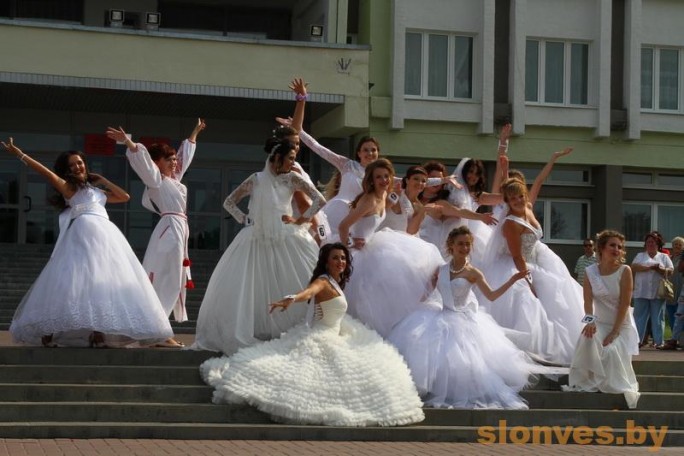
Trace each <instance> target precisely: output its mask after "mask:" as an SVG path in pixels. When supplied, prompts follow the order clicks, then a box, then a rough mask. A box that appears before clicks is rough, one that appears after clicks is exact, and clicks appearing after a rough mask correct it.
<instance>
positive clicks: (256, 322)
mask: <svg viewBox="0 0 684 456" xmlns="http://www.w3.org/2000/svg"><path fill="white" fill-rule="evenodd" d="M295 190H301V191H303V192H304V193H306V194H307V195H308V196H309V197H310V198H311V200H312V203H311V207H310V208H309V209H308V210H307V212H306V213H305V214H304V216H305V217H311V216H312V215H314V214H315V213H316V212H318V210H319V209H320V207H321V206H323V204H325V200H324V199H323V195H321V194H320V193H319V192H318V191H317V190H316V189H315V188H314V187H313V186H312V185H311V184H309V183H307V182H306V181H305V180H304V179H303V178H302V177H301V176H299V175H298V174H297V173H293V172H290V173H285V174H278V175H275V174H273V172H272V171H271V170H270V168H269V166H268V163H267V165H266V168H265V169H264V170H263V171H262V172H259V173H255V174H252V175H251V176H250V177H249V178H248V179H247V180H245V181H244V182H243V183H242V184H240V185H239V186H238V188H237V189H235V191H234V192H233V193H231V194H230V195H229V196H228V198H226V201H225V202H224V207H225V209H226V210H227V211H228V212H230V213H231V215H233V217H235V219H236V220H238V221H239V222H243V223H244V222H245V221H247V220H248V219H251V220H252V223H253V224H252V225H249V226H245V227H244V228H242V230H240V232H239V233H238V235H237V236H236V237H235V239H234V240H233V242H232V243H231V244H230V245H229V246H228V249H226V251H225V252H224V254H223V256H221V259H220V260H219V262H218V264H217V265H216V268H215V269H214V272H213V273H212V274H211V278H210V279H209V284H208V286H207V291H206V293H205V295H204V299H203V300H202V305H201V307H200V311H199V317H198V319H197V330H196V336H195V343H194V344H193V346H192V348H193V349H203V350H212V351H220V352H222V353H224V354H232V353H235V352H236V351H237V349H238V348H240V347H244V346H248V345H252V344H254V343H256V342H257V341H258V340H267V339H272V338H275V337H278V336H280V334H281V333H283V332H285V331H287V330H288V329H290V328H291V327H293V326H294V325H296V324H298V323H300V322H301V321H302V320H303V319H304V311H303V309H301V308H300V309H293V311H291V312H276V313H273V314H269V313H268V306H269V304H270V303H271V302H274V301H277V300H279V299H281V298H282V297H283V296H285V295H288V294H290V293H292V292H294V291H296V290H301V289H302V288H305V287H306V285H307V284H308V282H309V279H310V277H311V271H313V269H314V267H315V266H316V260H317V258H318V245H317V244H316V242H315V241H314V240H313V238H312V237H311V235H310V234H309V232H308V227H307V226H299V225H295V224H286V223H284V222H283V221H282V216H283V215H292V205H291V201H292V195H293V193H294V192H295ZM247 195H251V196H250V201H249V214H248V215H246V214H244V213H243V212H242V211H241V210H240V209H238V207H237V203H238V202H239V201H240V200H241V199H242V198H244V197H245V196H247Z"/></svg>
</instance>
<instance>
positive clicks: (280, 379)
mask: <svg viewBox="0 0 684 456" xmlns="http://www.w3.org/2000/svg"><path fill="white" fill-rule="evenodd" d="M200 373H201V375H202V378H203V379H204V381H205V382H206V383H208V384H209V385H211V386H213V387H214V388H215V391H214V397H213V402H215V403H237V404H240V403H248V404H250V405H252V406H254V407H257V408H258V409H259V410H261V411H263V412H266V413H268V414H270V415H271V416H272V417H273V418H274V419H275V420H277V421H282V422H293V423H299V424H325V425H331V426H373V425H380V426H394V425H403V424H409V423H415V422H418V421H422V420H423V419H424V415H423V411H422V408H421V407H422V403H421V401H420V398H419V396H418V393H417V392H416V388H415V386H414V384H413V382H412V380H411V375H410V373H409V370H408V368H407V367H406V363H404V361H403V359H402V358H401V356H400V355H399V353H397V351H396V349H395V348H394V347H392V346H391V345H389V344H387V343H386V342H384V341H383V340H382V338H381V337H380V336H379V335H378V334H377V333H375V332H374V331H371V330H369V329H368V328H366V327H365V326H363V325H362V324H361V323H359V322H358V321H354V320H353V319H352V318H350V317H348V316H345V317H344V320H343V321H342V327H341V331H340V333H339V334H338V333H337V331H335V330H331V329H330V328H323V327H321V328H314V329H311V328H309V327H307V326H306V325H305V324H302V325H299V326H296V327H295V328H292V329H291V330H290V331H288V332H287V333H286V334H284V335H283V336H282V337H281V338H280V339H274V340H271V341H268V342H264V343H260V344H257V345H254V346H252V347H248V348H244V349H241V350H239V351H238V352H237V353H236V354H235V355H234V356H232V357H222V358H212V359H209V360H207V361H205V362H204V363H203V364H202V365H201V366H200Z"/></svg>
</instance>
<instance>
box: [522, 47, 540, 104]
mask: <svg viewBox="0 0 684 456" xmlns="http://www.w3.org/2000/svg"><path fill="white" fill-rule="evenodd" d="M538 93H539V41H534V40H527V49H526V50H525V101H539V96H538Z"/></svg>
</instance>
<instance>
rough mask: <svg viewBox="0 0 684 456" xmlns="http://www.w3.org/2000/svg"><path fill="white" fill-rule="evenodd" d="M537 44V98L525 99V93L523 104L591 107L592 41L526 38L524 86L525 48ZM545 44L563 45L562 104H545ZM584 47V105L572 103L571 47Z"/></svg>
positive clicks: (526, 67)
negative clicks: (585, 52) (585, 59)
mask: <svg viewBox="0 0 684 456" xmlns="http://www.w3.org/2000/svg"><path fill="white" fill-rule="evenodd" d="M531 41H533V42H536V43H537V75H536V79H537V98H536V100H528V99H527V91H525V94H524V96H525V104H526V105H531V106H557V107H564V108H585V107H591V106H593V104H592V101H593V96H592V95H593V94H592V81H591V76H592V68H593V65H592V58H591V55H592V41H590V40H564V39H555V38H536V37H527V39H526V40H525V43H526V44H525V55H526V57H525V86H527V77H528V73H527V70H528V66H527V63H528V62H527V46H528V45H529V42H531ZM547 43H563V101H562V102H547V101H545V97H546V82H547V78H546V44H547ZM577 44H579V45H585V46H587V47H586V50H587V61H586V70H585V71H586V73H585V74H586V93H585V94H584V96H585V97H586V103H572V102H571V99H572V47H573V45H577Z"/></svg>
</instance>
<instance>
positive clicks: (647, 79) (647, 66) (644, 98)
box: [641, 48, 653, 109]
mask: <svg viewBox="0 0 684 456" xmlns="http://www.w3.org/2000/svg"><path fill="white" fill-rule="evenodd" d="M641 107H642V108H644V109H652V108H653V49H651V48H642V49H641Z"/></svg>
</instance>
